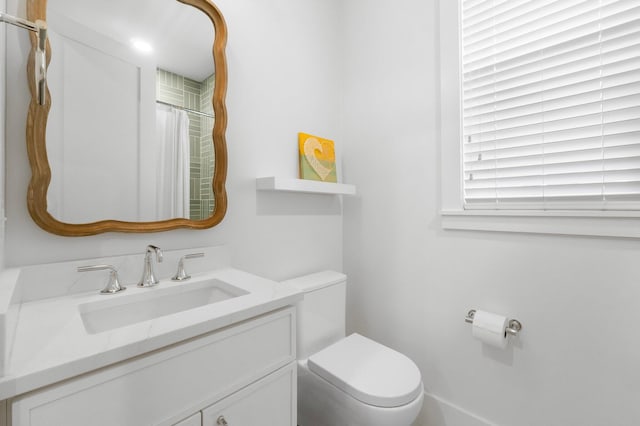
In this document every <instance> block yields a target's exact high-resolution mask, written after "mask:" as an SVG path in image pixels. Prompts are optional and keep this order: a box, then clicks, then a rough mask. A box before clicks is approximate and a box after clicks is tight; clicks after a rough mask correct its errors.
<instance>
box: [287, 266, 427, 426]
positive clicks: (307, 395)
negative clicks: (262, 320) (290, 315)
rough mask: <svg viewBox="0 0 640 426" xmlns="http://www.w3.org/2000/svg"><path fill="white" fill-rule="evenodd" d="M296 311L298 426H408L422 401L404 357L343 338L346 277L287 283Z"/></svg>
mask: <svg viewBox="0 0 640 426" xmlns="http://www.w3.org/2000/svg"><path fill="white" fill-rule="evenodd" d="M285 283H286V285H292V286H295V287H296V288H298V289H299V290H301V291H303V292H304V293H305V297H304V300H303V301H302V302H300V303H299V304H298V306H297V308H298V309H297V318H298V320H297V349H298V425H300V426H389V425H393V426H409V425H410V424H411V423H412V422H413V421H414V420H415V419H416V417H417V416H418V413H419V412H420V409H421V408H422V403H423V399H424V390H423V385H422V377H421V375H420V370H419V369H418V367H417V366H416V365H415V363H414V362H413V361H411V360H410V359H409V358H408V357H406V356H405V355H403V354H401V353H399V352H397V351H395V350H393V349H391V348H388V347H386V346H384V345H382V344H380V343H378V342H375V341H373V340H371V339H369V338H367V337H364V336H361V335H359V334H357V333H354V334H351V335H349V336H347V337H345V327H344V318H345V299H346V276H345V275H343V274H340V273H338V272H333V271H325V272H320V273H317V274H312V275H306V276H304V277H299V278H295V279H293V280H289V281H285Z"/></svg>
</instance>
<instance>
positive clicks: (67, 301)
mask: <svg viewBox="0 0 640 426" xmlns="http://www.w3.org/2000/svg"><path fill="white" fill-rule="evenodd" d="M192 276H193V277H192V279H191V280H190V281H191V282H197V281H201V280H203V279H209V278H216V279H219V280H221V281H224V282H227V283H230V284H232V285H233V286H236V287H239V288H241V289H242V290H244V291H246V292H248V294H245V295H241V296H237V297H234V298H231V299H228V300H224V301H221V302H216V303H213V304H210V305H204V306H201V307H197V308H194V309H189V310H185V311H182V312H179V313H175V314H171V315H166V316H162V317H159V318H156V319H152V320H147V321H142V322H138V323H135V324H131V325H126V326H123V327H119V328H115V329H112V330H107V331H104V332H100V333H94V334H91V333H89V332H88V331H87V330H86V329H85V326H84V324H83V320H82V318H81V315H80V310H79V309H78V305H80V304H84V303H88V302H93V301H99V300H106V299H109V300H115V298H118V297H127V296H131V295H134V294H144V293H146V294H152V293H149V292H154V291H158V290H159V289H162V288H167V287H169V286H188V282H186V283H176V282H172V281H170V280H167V279H165V280H161V282H160V284H159V285H158V286H156V287H153V288H150V289H149V288H137V287H135V286H131V285H129V288H128V289H127V290H126V291H124V292H122V293H119V294H116V295H101V294H99V293H97V292H96V291H95V290H92V291H91V292H83V293H72V294H67V295H64V296H58V297H50V298H46V299H41V300H26V301H23V302H20V303H18V304H15V306H14V308H13V309H17V315H16V316H15V320H14V321H15V326H14V327H15V329H14V330H15V331H13V332H12V333H7V334H8V336H9V338H8V340H9V341H8V342H7V343H6V344H7V345H8V346H7V348H6V349H7V350H6V351H5V357H6V360H5V374H4V376H2V377H0V399H6V398H9V397H12V396H16V395H19V394H22V393H25V392H28V391H31V390H34V389H37V388H40V387H43V386H46V385H49V384H52V383H55V382H58V381H61V380H65V379H68V378H71V377H73V376H77V375H79V374H83V373H86V372H89V371H92V370H95V369H98V368H101V367H104V366H107V365H110V364H113V363H117V362H119V361H123V360H126V359H128V358H131V357H135V356H138V355H141V354H144V353H147V352H150V351H153V350H156V349H159V348H162V347H165V346H167V345H171V344H174V343H177V342H180V341H183V340H185V339H189V338H192V337H195V336H198V335H202V334H205V333H209V332H211V331H214V330H218V329H221V328H223V327H226V326H229V325H232V324H235V323H238V322H240V321H243V320H246V319H249V318H252V317H255V316H258V315H261V314H264V313H267V312H270V311H273V310H276V309H279V308H281V307H284V306H287V305H291V304H293V303H295V302H296V301H298V300H301V299H302V297H303V295H302V293H301V292H300V291H299V290H297V289H295V288H293V287H291V286H289V285H287V284H286V283H277V282H275V281H271V280H268V279H264V278H261V277H257V276H255V275H252V274H249V273H246V272H242V271H239V270H237V269H233V268H229V267H223V268H219V269H215V270H212V271H209V272H200V273H198V274H192ZM185 288H186V287H185ZM112 298H113V299H112Z"/></svg>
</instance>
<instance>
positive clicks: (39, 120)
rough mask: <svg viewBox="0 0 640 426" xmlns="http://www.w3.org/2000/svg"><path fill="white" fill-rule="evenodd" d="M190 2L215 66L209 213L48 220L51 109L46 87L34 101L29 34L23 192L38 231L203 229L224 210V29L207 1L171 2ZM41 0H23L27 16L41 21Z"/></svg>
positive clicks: (182, 0) (81, 232)
mask: <svg viewBox="0 0 640 426" xmlns="http://www.w3.org/2000/svg"><path fill="white" fill-rule="evenodd" d="M176 1H178V2H180V3H184V4H186V5H189V6H193V7H195V8H197V9H199V10H200V11H202V12H203V13H204V14H205V15H207V16H208V17H209V19H210V20H211V22H212V24H213V27H214V40H213V49H212V53H213V61H214V68H215V86H214V90H213V98H212V103H213V111H214V116H215V120H214V126H213V149H214V153H215V157H214V170H213V179H212V187H213V194H214V210H213V214H212V215H211V216H210V217H208V218H207V219H204V220H197V221H196V220H190V219H184V218H176V219H168V220H161V221H155V222H126V221H119V220H110V219H107V220H101V221H98V222H91V223H81V224H74V223H65V222H61V221H59V220H57V219H56V218H54V217H53V216H52V215H51V214H50V213H49V212H48V210H47V190H48V188H49V183H50V181H51V168H50V167H49V160H48V157H47V147H46V129H47V118H48V115H49V110H50V108H51V94H50V92H49V88H48V87H47V89H46V94H45V95H46V99H45V103H44V105H40V104H39V102H38V99H37V96H36V83H35V71H34V69H35V68H34V66H35V55H36V48H37V45H36V43H37V41H36V37H35V35H34V34H31V35H30V38H31V53H30V55H29V61H28V64H27V77H28V81H29V90H30V92H31V102H30V104H29V112H28V116H27V125H26V127H27V129H26V132H27V134H26V136H27V138H26V142H27V155H28V157H29V164H30V166H31V180H30V182H29V189H28V191H27V207H28V209H29V214H30V215H31V218H32V219H33V220H34V222H36V224H37V225H38V226H40V227H41V228H42V229H44V230H46V231H48V232H51V233H53V234H56V235H63V236H72V237H79V236H87V235H96V234H101V233H103V232H129V233H142V232H160V231H169V230H172V229H178V228H192V229H207V228H211V227H213V226H215V225H217V224H218V223H220V222H221V221H222V219H223V218H224V215H225V213H226V211H227V193H226V189H225V181H226V176H227V146H226V139H225V132H226V128H227V110H226V106H225V97H226V92H227V64H226V56H225V47H226V44H227V27H226V24H225V21H224V18H223V17H222V14H221V13H220V11H219V10H218V8H217V7H216V6H215V5H214V4H213V3H212V2H211V1H209V0H176ZM46 12H47V0H27V19H30V20H36V19H41V20H43V21H45V22H46V16H47V13H46ZM50 61H51V47H50V45H49V41H48V40H47V66H48V65H49V62H50Z"/></svg>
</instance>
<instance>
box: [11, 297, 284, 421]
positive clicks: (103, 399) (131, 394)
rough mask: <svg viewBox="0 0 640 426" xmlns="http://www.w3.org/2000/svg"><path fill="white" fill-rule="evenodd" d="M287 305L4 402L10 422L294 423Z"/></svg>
mask: <svg viewBox="0 0 640 426" xmlns="http://www.w3.org/2000/svg"><path fill="white" fill-rule="evenodd" d="M295 323H296V321H295V308H294V307H286V308H283V309H280V310H277V311H274V312H271V313H268V314H264V315H261V316H258V317H255V318H252V319H250V320H246V321H243V322H240V323H237V324H234V325H230V326H228V327H225V328H223V329H220V330H217V331H214V332H211V333H208V334H205V335H202V336H199V337H196V338H193V339H190V340H187V341H184V342H180V343H177V344H174V345H171V346H169V347H167V348H164V349H161V350H158V351H155V352H153V353H150V354H146V355H143V356H139V357H137V358H133V359H130V360H126V361H123V362H120V363H118V364H115V365H112V366H109V367H106V368H103V369H101V370H97V371H94V372H91V373H88V374H84V375H82V376H79V377H76V378H72V379H69V380H67V381H64V382H60V383H57V384H54V385H51V386H48V387H46V388H43V389H38V390H35V391H33V392H29V393H27V394H24V395H21V396H18V397H16V398H14V399H13V400H12V401H11V407H10V408H11V414H10V416H9V417H10V419H11V425H10V426H51V425H65V426H87V425H92V426H128V425H131V426H142V425H161V426H170V425H180V426H196V425H201V424H203V425H207V426H209V425H216V426H217V425H218V424H221V425H224V424H225V423H224V422H223V420H221V421H220V422H218V419H219V418H220V417H221V416H222V417H223V418H224V419H225V420H224V421H226V424H227V425H228V426H255V425H261V426H286V425H291V426H295V425H296V410H295V407H296V364H295V346H296V345H295Z"/></svg>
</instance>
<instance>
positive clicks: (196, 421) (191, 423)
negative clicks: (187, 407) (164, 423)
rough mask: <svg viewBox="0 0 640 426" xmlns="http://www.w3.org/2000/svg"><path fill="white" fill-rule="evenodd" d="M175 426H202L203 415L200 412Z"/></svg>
mask: <svg viewBox="0 0 640 426" xmlns="http://www.w3.org/2000/svg"><path fill="white" fill-rule="evenodd" d="M173 426H202V413H201V412H199V411H198V412H197V413H196V414H194V415H193V416H191V417H188V418H186V419H184V420H182V421H181V422H178V423H176V424H174V425H173Z"/></svg>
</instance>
